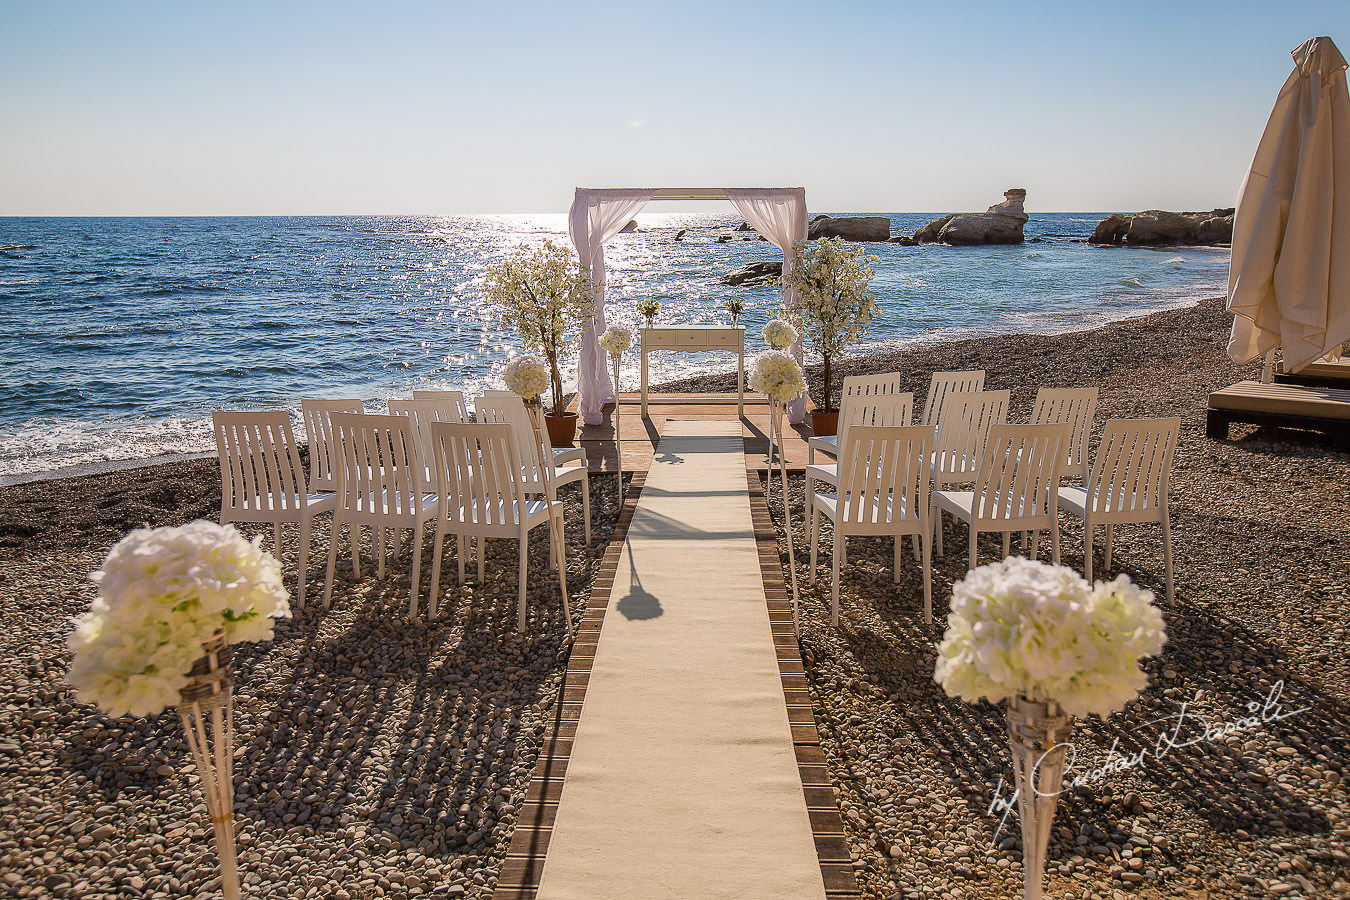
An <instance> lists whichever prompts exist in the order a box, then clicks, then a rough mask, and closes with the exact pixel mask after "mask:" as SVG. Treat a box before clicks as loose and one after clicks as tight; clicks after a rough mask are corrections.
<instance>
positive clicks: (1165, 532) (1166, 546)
mask: <svg viewBox="0 0 1350 900" xmlns="http://www.w3.org/2000/svg"><path fill="white" fill-rule="evenodd" d="M1162 538H1163V567H1164V568H1165V569H1166V571H1167V605H1168V606H1171V605H1172V604H1173V603H1174V602H1175V601H1176V596H1175V594H1174V593H1173V589H1172V522H1171V516H1170V515H1168V514H1166V513H1164V514H1163V517H1162Z"/></svg>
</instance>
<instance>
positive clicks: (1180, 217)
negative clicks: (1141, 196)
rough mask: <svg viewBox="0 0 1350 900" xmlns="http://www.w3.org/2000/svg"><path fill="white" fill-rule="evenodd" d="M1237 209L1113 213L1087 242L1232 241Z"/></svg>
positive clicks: (1194, 243) (1162, 243)
mask: <svg viewBox="0 0 1350 900" xmlns="http://www.w3.org/2000/svg"><path fill="white" fill-rule="evenodd" d="M1235 212H1236V210H1235V209H1212V210H1210V211H1209V212H1182V213H1175V212H1167V211H1165V210H1161V209H1146V210H1144V211H1143V212H1140V213H1134V214H1133V215H1125V214H1122V213H1114V214H1112V215H1109V216H1107V217H1106V218H1105V219H1102V220H1101V222H1099V223H1097V228H1096V229H1095V230H1094V231H1093V232H1092V237H1090V238H1088V243H1089V244H1101V245H1107V246H1110V245H1115V246H1130V247H1157V246H1165V245H1191V246H1214V245H1218V244H1230V243H1232V241H1233V214H1234V213H1235Z"/></svg>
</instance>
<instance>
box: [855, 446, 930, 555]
mask: <svg viewBox="0 0 1350 900" xmlns="http://www.w3.org/2000/svg"><path fill="white" fill-rule="evenodd" d="M933 439H934V435H933V429H932V428H925V427H924V426H922V425H885V426H875V425H855V426H853V427H852V428H851V429H850V431H849V439H848V442H847V443H846V444H845V445H844V446H843V447H842V448H841V450H840V458H839V494H838V498H839V499H838V517H839V518H838V522H839V523H840V527H842V528H843V529H844V530H846V531H848V532H849V533H851V534H859V533H868V532H871V533H876V534H888V533H891V532H893V531H894V528H895V525H896V524H898V523H904V522H927V520H928V489H929V482H930V466H931V462H930V460H931V457H932V453H933Z"/></svg>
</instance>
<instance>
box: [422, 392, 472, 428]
mask: <svg viewBox="0 0 1350 900" xmlns="http://www.w3.org/2000/svg"><path fill="white" fill-rule="evenodd" d="M412 395H413V399H414V400H443V401H446V402H448V403H451V404H453V405H454V408H455V409H456V410H457V411H458V412H459V418H457V419H454V418H450V417H448V416H447V417H446V418H444V419H441V420H440V421H442V422H467V421H469V409H468V407H467V406H465V405H464V392H463V391H413V392H412Z"/></svg>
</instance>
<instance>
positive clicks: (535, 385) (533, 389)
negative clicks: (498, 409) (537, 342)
mask: <svg viewBox="0 0 1350 900" xmlns="http://www.w3.org/2000/svg"><path fill="white" fill-rule="evenodd" d="M502 374H503V376H504V377H505V379H506V389H507V390H508V391H514V392H515V393H517V394H519V395H520V396H522V397H524V398H526V399H527V400H531V399H534V398H535V397H538V396H539V395H540V394H542V393H544V392H545V391H547V390H548V379H549V374H548V365H547V364H546V363H545V362H544V361H543V360H542V359H540V358H539V357H537V356H533V355H531V354H528V353H527V354H525V355H524V356H517V357H516V358H515V359H513V360H511V361H510V362H508V363H507V364H506V369H505V371H504V372H503V373H502Z"/></svg>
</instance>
